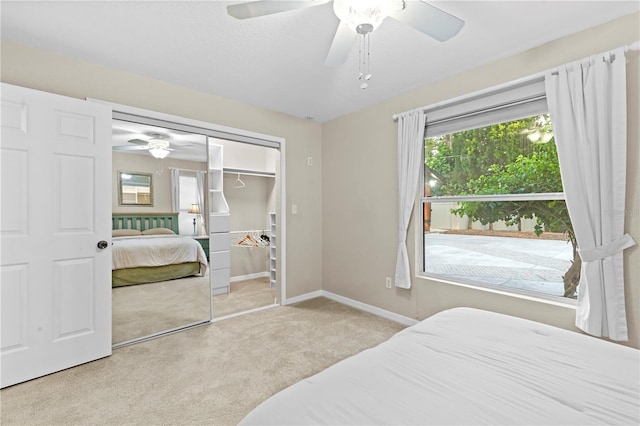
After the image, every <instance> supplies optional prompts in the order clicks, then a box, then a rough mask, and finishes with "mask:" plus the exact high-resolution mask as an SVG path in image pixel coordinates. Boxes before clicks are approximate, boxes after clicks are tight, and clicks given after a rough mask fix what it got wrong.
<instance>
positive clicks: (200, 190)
mask: <svg viewBox="0 0 640 426" xmlns="http://www.w3.org/2000/svg"><path fill="white" fill-rule="evenodd" d="M204 174H205V172H197V173H196V187H197V188H196V189H197V190H196V202H197V203H198V207H200V214H199V215H198V216H200V226H199V227H198V228H199V229H198V235H209V233H208V232H207V222H206V221H205V220H204Z"/></svg>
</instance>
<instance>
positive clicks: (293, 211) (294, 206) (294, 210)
mask: <svg viewBox="0 0 640 426" xmlns="http://www.w3.org/2000/svg"><path fill="white" fill-rule="evenodd" d="M291 214H298V205H297V204H291Z"/></svg>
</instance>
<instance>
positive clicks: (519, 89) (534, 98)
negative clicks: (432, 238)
mask: <svg viewBox="0 0 640 426" xmlns="http://www.w3.org/2000/svg"><path fill="white" fill-rule="evenodd" d="M424 111H425V113H426V116H427V120H426V129H425V135H424V137H425V138H430V137H435V136H440V135H444V134H449V133H455V132H460V131H463V130H471V129H476V128H480V127H484V126H488V125H491V124H497V123H502V122H508V121H511V120H517V119H521V118H525V117H530V116H533V115H536V114H542V113H548V107H547V101H546V91H545V87H544V76H543V75H542V74H537V75H533V76H530V77H527V78H525V79H521V80H517V81H513V82H509V83H506V84H503V85H499V86H495V87H491V88H488V89H485V90H482V91H478V92H474V93H472V94H469V95H465V96H462V97H458V98H454V99H451V100H449V101H444V102H440V103H437V104H433V105H430V106H427V107H425V108H424ZM424 162H425V157H424V149H423V150H422V165H424ZM419 182H420V189H419V191H418V193H417V197H416V204H415V212H416V213H419V214H415V215H414V220H415V221H416V222H415V228H416V240H415V241H416V250H415V253H416V259H415V269H416V277H417V278H423V279H429V280H432V281H438V282H443V283H447V284H453V285H458V286H463V287H469V288H474V289H478V290H482V291H488V292H493V293H499V294H503V295H508V296H514V297H518V298H524V299H529V300H535V301H542V302H545V303H550V304H554V305H560V306H569V307H575V305H576V301H575V299H571V298H567V297H563V296H553V295H549V294H544V293H538V292H533V291H527V290H521V289H517V288H509V287H503V286H495V285H492V284H489V283H481V282H477V281H472V280H463V279H458V278H455V279H454V278H451V277H447V276H444V275H438V274H432V273H428V272H425V261H426V260H425V257H424V227H423V212H424V204H425V203H427V202H428V203H434V202H435V203H444V202H461V201H535V200H564V199H565V197H564V193H563V192H555V193H537V194H496V195H483V196H469V195H465V196H441V197H425V196H424V167H421V168H420V181H419Z"/></svg>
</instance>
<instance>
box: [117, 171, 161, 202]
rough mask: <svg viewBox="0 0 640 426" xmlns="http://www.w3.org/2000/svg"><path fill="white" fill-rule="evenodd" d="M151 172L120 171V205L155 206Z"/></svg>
mask: <svg viewBox="0 0 640 426" xmlns="http://www.w3.org/2000/svg"><path fill="white" fill-rule="evenodd" d="M152 177H153V175H152V174H151V173H140V172H126V171H122V170H119V171H118V205H119V206H149V207H151V206H153V180H152Z"/></svg>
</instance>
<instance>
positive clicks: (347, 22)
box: [227, 0, 464, 89]
mask: <svg viewBox="0 0 640 426" xmlns="http://www.w3.org/2000/svg"><path fill="white" fill-rule="evenodd" d="M327 1H328V0H316V1H249V2H245V3H238V4H232V5H229V6H227V13H228V14H229V15H231V16H233V17H234V18H237V19H248V18H254V17H258V16H264V15H271V14H275V13H280V12H286V11H289V10H294V9H303V8H306V7H310V6H316V5H318V4H323V3H327ZM333 11H334V12H335V14H336V16H337V17H338V18H339V19H340V25H339V26H338V29H337V31H336V34H335V36H334V38H333V42H332V43H331V47H330V48H329V53H328V55H327V58H326V60H325V66H336V65H340V64H342V63H344V62H345V61H346V59H347V56H348V55H349V52H350V51H351V48H352V46H353V43H354V40H355V38H356V35H361V36H362V38H361V43H362V46H363V47H364V49H362V50H364V51H365V52H364V53H363V54H361V56H362V58H361V61H360V62H361V65H359V67H360V70H359V71H360V72H359V74H358V78H359V79H365V80H368V79H369V78H371V75H370V74H369V70H368V56H369V52H368V35H369V34H370V33H371V32H372V31H373V30H375V29H376V28H377V27H378V26H379V25H380V24H381V23H382V21H384V19H385V18H387V17H391V18H393V19H396V20H398V21H400V22H403V23H405V24H407V25H409V26H411V27H413V28H415V29H416V30H418V31H420V32H422V33H424V34H426V35H428V36H430V37H433V38H435V39H436V40H438V41H446V40H449V39H450V38H451V37H453V36H455V35H456V34H458V32H460V30H461V29H462V27H463V26H464V21H463V20H462V19H460V18H457V17H455V16H453V15H450V14H448V13H447V12H444V11H443V10H441V9H438V8H437V7H435V6H432V5H430V4H428V3H424V2H423V1H421V0H405V1H403V0H333ZM363 86H364V87H363ZM360 87H361V88H363V89H364V88H366V87H367V86H366V83H363V85H361V86H360Z"/></svg>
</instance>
